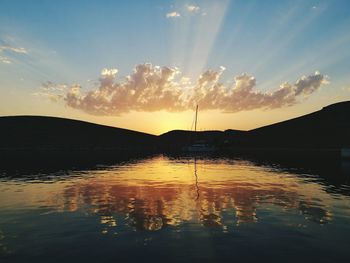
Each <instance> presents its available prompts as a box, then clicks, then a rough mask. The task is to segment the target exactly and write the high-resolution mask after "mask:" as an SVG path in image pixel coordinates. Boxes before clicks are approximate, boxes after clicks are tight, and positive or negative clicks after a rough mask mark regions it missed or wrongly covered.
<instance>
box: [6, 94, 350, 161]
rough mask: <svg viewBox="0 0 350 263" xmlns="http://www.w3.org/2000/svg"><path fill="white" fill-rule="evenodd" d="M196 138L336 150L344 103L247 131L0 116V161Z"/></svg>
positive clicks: (250, 146)
mask: <svg viewBox="0 0 350 263" xmlns="http://www.w3.org/2000/svg"><path fill="white" fill-rule="evenodd" d="M197 140H205V141H206V142H207V143H209V144H211V145H215V146H217V147H218V149H220V150H221V151H223V152H247V151H259V150H260V151H261V150H262V149H264V150H268V149H269V150H284V151H286V150H290V151H293V150H298V151H307V150H312V151H317V152H319V151H339V150H340V149H341V148H342V147H349V146H350V101H345V102H339V103H336V104H332V105H329V106H327V107H324V108H323V109H321V110H319V111H316V112H313V113H310V114H307V115H304V116H301V117H297V118H294V119H290V120H287V121H283V122H279V123H275V124H272V125H268V126H264V127H261V128H257V129H253V130H249V131H240V130H231V129H228V130H225V131H200V132H194V131H184V130H173V131H169V132H167V133H164V134H162V135H159V136H156V135H151V134H146V133H142V132H137V131H132V130H127V129H121V128H115V127H109V126H103V125H98V124H93V123H89V122H84V121H78V120H71V119H63V118H56V117H43V116H6V117H0V153H1V155H2V157H11V158H16V157H17V156H19V157H18V160H20V158H23V156H32V155H38V154H39V155H40V156H41V157H42V156H49V155H52V154H55V156H58V157H57V158H60V156H62V155H69V156H72V155H73V156H78V157H77V158H80V157H81V156H85V157H87V156H90V157H91V156H99V157H101V158H104V157H106V156H114V155H118V156H127V155H128V154H149V153H160V152H177V151H180V149H181V147H183V146H186V145H191V144H193V143H194V142H195V141H197ZM85 157H84V158H85ZM81 158H83V157H81Z"/></svg>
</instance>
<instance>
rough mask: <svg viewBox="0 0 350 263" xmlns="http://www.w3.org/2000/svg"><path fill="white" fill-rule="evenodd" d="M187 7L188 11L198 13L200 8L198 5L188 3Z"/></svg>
mask: <svg viewBox="0 0 350 263" xmlns="http://www.w3.org/2000/svg"><path fill="white" fill-rule="evenodd" d="M186 9H187V11H188V12H191V13H198V12H199V10H200V7H199V6H196V5H187V6H186Z"/></svg>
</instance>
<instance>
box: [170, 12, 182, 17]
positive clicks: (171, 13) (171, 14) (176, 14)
mask: <svg viewBox="0 0 350 263" xmlns="http://www.w3.org/2000/svg"><path fill="white" fill-rule="evenodd" d="M180 16H181V15H180V13H178V12H175V11H174V12H170V13H167V14H166V17H167V18H176V17H180Z"/></svg>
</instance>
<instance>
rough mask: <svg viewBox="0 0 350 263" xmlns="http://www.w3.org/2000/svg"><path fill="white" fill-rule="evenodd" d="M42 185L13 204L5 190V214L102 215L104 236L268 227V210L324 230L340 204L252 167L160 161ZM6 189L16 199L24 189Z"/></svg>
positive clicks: (314, 188) (289, 178)
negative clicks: (18, 210) (12, 210)
mask: <svg viewBox="0 0 350 263" xmlns="http://www.w3.org/2000/svg"><path fill="white" fill-rule="evenodd" d="M42 186H43V184H33V183H32V184H26V185H23V186H22V192H17V193H16V197H14V198H13V199H11V198H10V199H9V198H7V200H6V201H3V200H4V199H1V191H0V200H1V201H0V207H1V206H11V207H16V202H17V206H18V203H20V204H21V205H22V206H31V207H43V206H46V207H50V208H52V209H55V210H56V211H57V212H64V211H69V212H75V211H79V210H81V211H84V212H85V213H88V214H96V215H99V218H100V224H101V225H102V226H103V230H102V233H107V232H108V231H109V229H111V228H118V226H119V225H121V224H125V222H126V223H127V224H128V225H129V226H132V227H133V228H134V229H135V230H150V231H156V230H160V229H162V228H165V227H168V226H179V225H181V224H182V223H185V222H189V223H194V224H199V225H201V226H203V227H216V228H221V229H222V231H227V229H228V227H229V226H230V225H233V226H239V225H241V224H244V223H249V222H250V223H254V222H259V221H260V220H264V218H263V217H262V216H261V211H265V214H266V211H267V212H270V213H272V214H273V213H283V211H285V212H287V211H289V212H291V213H293V212H297V213H294V214H297V215H298V216H300V217H301V218H302V220H307V221H312V222H317V223H318V224H324V223H327V222H329V221H331V220H332V213H331V211H330V207H332V204H331V202H332V199H331V198H330V197H329V195H328V194H327V193H326V192H325V191H324V190H323V189H322V187H321V186H320V185H318V184H315V183H305V182H303V181H302V179H300V178H298V177H296V176H295V175H291V174H286V173H284V174H281V172H280V171H273V170H269V169H268V168H263V167H257V166H254V165H252V164H250V163H249V162H245V161H235V162H232V161H209V160H196V159H195V160H170V159H167V158H165V157H159V158H154V159H151V160H146V161H142V162H138V163H134V164H126V165H123V166H118V167H115V168H113V169H110V170H101V171H91V174H90V175H89V176H87V175H83V176H81V177H73V178H72V179H70V180H68V181H64V182H56V183H52V184H47V185H45V187H42ZM0 188H3V189H5V188H6V191H5V193H4V194H5V195H6V196H12V195H10V194H9V192H11V191H15V189H16V185H10V184H7V185H6V184H4V185H2V186H1V187H0ZM0 190H1V189H0ZM316 197H317V199H316ZM11 202H12V203H11ZM25 202H27V204H26V203H25ZM118 220H123V222H118Z"/></svg>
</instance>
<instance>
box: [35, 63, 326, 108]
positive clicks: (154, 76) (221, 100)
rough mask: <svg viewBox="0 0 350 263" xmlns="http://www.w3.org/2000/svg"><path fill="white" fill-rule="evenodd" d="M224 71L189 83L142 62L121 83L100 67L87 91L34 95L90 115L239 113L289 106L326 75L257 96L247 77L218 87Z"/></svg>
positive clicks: (48, 86) (49, 87)
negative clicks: (197, 111)
mask: <svg viewBox="0 0 350 263" xmlns="http://www.w3.org/2000/svg"><path fill="white" fill-rule="evenodd" d="M224 70H225V68H224V67H220V68H219V69H218V70H207V71H205V72H203V73H202V74H201V75H200V76H199V77H198V79H197V80H194V81H193V80H190V79H189V78H187V77H186V76H183V75H182V74H181V73H180V71H179V70H178V69H177V68H172V67H166V66H164V67H159V66H153V65H152V64H148V63H147V64H140V65H137V66H136V67H135V69H134V71H133V72H132V74H130V75H129V76H127V77H126V78H125V79H124V80H122V81H117V80H116V76H117V72H118V71H117V70H116V69H103V70H102V72H101V76H100V78H99V83H98V85H97V86H96V87H95V88H94V89H92V90H88V91H83V88H82V87H81V86H80V85H79V84H73V85H70V86H68V85H62V84H61V85H56V84H53V83H52V82H47V83H44V84H43V86H42V88H41V92H39V93H38V94H36V95H45V96H48V97H49V98H50V99H51V100H54V101H64V103H65V104H66V105H67V106H69V107H71V108H74V109H79V110H82V111H84V112H87V113H89V114H93V115H120V114H123V113H127V112H130V111H147V112H153V111H161V110H166V111H170V112H175V111H185V110H190V109H193V108H194V107H195V105H196V104H199V107H200V108H201V110H221V111H222V112H239V111H246V110H253V109H274V108H281V107H286V106H291V105H294V104H296V103H298V102H299V101H300V99H304V98H307V97H308V96H310V95H311V94H312V93H314V92H316V91H317V90H318V89H319V88H320V87H321V86H322V85H323V84H327V83H328V80H327V77H326V76H324V75H322V74H320V73H319V72H318V71H316V72H315V73H314V74H311V75H309V76H302V77H301V78H299V79H298V80H297V81H296V82H295V83H294V84H290V83H288V82H286V83H283V84H281V85H280V86H279V87H278V88H277V89H275V90H273V91H268V92H262V91H259V90H257V89H256V79H255V78H254V77H253V76H251V75H249V74H247V73H243V74H240V75H238V76H235V77H234V78H233V81H232V82H231V83H229V84H225V85H224V84H223V83H222V82H221V81H220V79H221V75H222V73H223V72H224ZM40 93H42V94H40Z"/></svg>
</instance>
